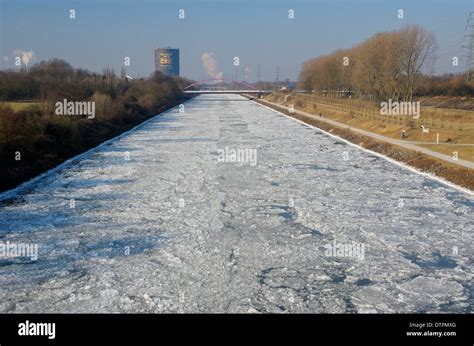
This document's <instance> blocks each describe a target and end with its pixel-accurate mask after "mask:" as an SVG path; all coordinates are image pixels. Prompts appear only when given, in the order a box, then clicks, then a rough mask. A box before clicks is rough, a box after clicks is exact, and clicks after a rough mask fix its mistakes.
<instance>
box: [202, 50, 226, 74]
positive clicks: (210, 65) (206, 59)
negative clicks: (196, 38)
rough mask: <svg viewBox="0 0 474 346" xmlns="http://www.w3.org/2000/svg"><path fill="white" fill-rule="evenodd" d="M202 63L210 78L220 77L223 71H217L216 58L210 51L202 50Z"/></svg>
mask: <svg viewBox="0 0 474 346" xmlns="http://www.w3.org/2000/svg"><path fill="white" fill-rule="evenodd" d="M201 60H202V65H203V66H204V69H205V70H206V72H207V74H208V75H209V76H211V77H212V78H222V77H223V73H222V72H218V71H217V59H216V58H215V57H214V54H213V53H212V52H204V53H203V55H202V57H201Z"/></svg>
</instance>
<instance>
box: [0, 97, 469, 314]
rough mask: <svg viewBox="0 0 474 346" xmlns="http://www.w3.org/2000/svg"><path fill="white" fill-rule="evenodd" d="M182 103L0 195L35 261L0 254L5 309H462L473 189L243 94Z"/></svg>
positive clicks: (4, 232) (0, 299)
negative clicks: (243, 156) (348, 247)
mask: <svg viewBox="0 0 474 346" xmlns="http://www.w3.org/2000/svg"><path fill="white" fill-rule="evenodd" d="M185 106H186V108H185V113H179V112H178V109H173V110H170V111H169V112H167V113H165V114H164V115H163V116H158V117H156V118H154V119H152V120H151V121H149V122H148V123H146V124H144V125H143V126H141V127H139V128H138V129H136V130H134V131H132V132H131V133H129V134H128V135H125V136H122V137H121V138H118V139H116V140H114V141H112V142H110V143H108V144H106V145H103V146H101V147H100V148H98V149H97V150H96V151H93V152H90V153H88V154H86V155H84V156H83V157H81V158H78V159H76V160H73V161H72V163H71V164H69V165H67V166H66V167H64V168H63V169H61V170H59V171H56V172H53V173H51V174H49V175H47V176H46V177H45V178H43V179H41V180H39V181H37V182H35V183H33V184H32V185H31V186H30V187H29V188H28V189H26V190H24V191H23V192H21V193H18V194H17V195H16V196H15V197H14V198H10V199H7V200H4V201H3V202H1V204H0V215H1V218H0V241H2V242H7V241H9V242H11V243H37V244H38V245H39V258H38V260H37V261H36V262H31V261H29V260H27V259H3V260H0V312H16V313H21V312H316V313H322V312H330V313H344V312H349V313H352V312H466V313H472V307H473V301H474V298H473V295H474V289H473V287H474V285H473V268H474V264H473V260H474V256H473V248H472V244H473V243H474V242H473V234H472V231H473V221H472V215H473V206H474V202H473V198H472V196H471V195H468V194H467V193H465V192H462V191H460V190H456V189H455V188H453V187H449V186H447V185H444V184H442V183H440V182H438V181H436V180H434V179H431V178H428V177H426V176H423V175H420V174H417V173H415V172H412V171H410V170H408V169H405V168H402V167H400V166H398V165H395V164H393V163H391V162H389V161H387V160H384V159H382V158H380V157H377V156H375V155H373V154H371V153H368V152H365V151H362V150H360V149H358V148H356V147H354V146H350V145H348V144H346V143H344V142H342V141H339V140H337V139H334V138H332V137H330V136H328V135H326V134H324V133H322V132H320V131H318V130H316V129H313V128H310V127H307V126H304V125H302V124H300V123H298V122H296V121H293V120H291V119H288V118H286V117H284V116H282V115H280V114H278V113H276V112H273V111H271V110H269V109H267V108H264V107H261V106H259V105H257V104H254V103H252V102H248V101H245V100H244V99H243V98H241V97H240V96H235V95H234V96H231V95H206V96H199V97H197V98H195V99H193V100H191V101H189V102H187V103H186V105H185ZM226 147H228V148H230V149H256V150H257V154H258V161H257V165H256V166H250V165H249V164H242V163H241V164H239V163H235V162H218V158H219V150H223V149H225V148H226ZM127 153H129V157H130V159H129V160H127V159H126V158H127ZM71 199H74V201H75V208H71V207H70V200H71ZM334 241H335V242H336V243H338V244H354V243H357V244H360V245H363V249H364V252H363V255H364V256H363V257H359V258H356V257H354V256H350V254H349V255H347V254H346V256H343V255H344V254H342V255H341V254H338V253H334V254H333V256H331V254H330V253H329V254H328V253H327V251H326V250H327V249H326V247H325V246H326V245H327V244H333V243H334Z"/></svg>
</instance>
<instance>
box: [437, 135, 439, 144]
mask: <svg viewBox="0 0 474 346" xmlns="http://www.w3.org/2000/svg"><path fill="white" fill-rule="evenodd" d="M436 144H439V132H438V133H437V134H436Z"/></svg>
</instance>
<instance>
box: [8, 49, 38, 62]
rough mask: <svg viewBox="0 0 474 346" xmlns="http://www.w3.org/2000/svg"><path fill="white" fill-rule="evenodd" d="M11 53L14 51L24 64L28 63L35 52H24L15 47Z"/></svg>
mask: <svg viewBox="0 0 474 346" xmlns="http://www.w3.org/2000/svg"><path fill="white" fill-rule="evenodd" d="M13 53H15V54H16V55H17V56H19V57H21V62H22V63H23V64H25V65H28V64H29V63H30V61H31V59H33V56H34V55H35V53H34V52H33V51H29V52H26V51H24V50H21V49H15V51H14V52H13Z"/></svg>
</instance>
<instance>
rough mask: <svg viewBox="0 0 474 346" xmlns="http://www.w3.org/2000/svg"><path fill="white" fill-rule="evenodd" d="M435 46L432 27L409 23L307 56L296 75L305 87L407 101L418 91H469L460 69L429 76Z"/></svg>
mask: <svg viewBox="0 0 474 346" xmlns="http://www.w3.org/2000/svg"><path fill="white" fill-rule="evenodd" d="M437 47H438V45H437V41H436V37H435V35H434V34H433V33H431V32H428V31H426V30H425V29H423V28H422V27H420V26H417V25H408V26H405V27H403V28H401V29H399V30H396V31H389V32H381V33H377V34H375V35H373V36H372V37H370V38H369V39H367V40H365V41H364V42H362V43H360V44H358V45H356V46H354V47H353V48H349V49H340V50H337V51H335V52H333V53H332V54H329V55H324V56H320V57H317V58H314V59H310V60H308V61H306V62H305V63H304V64H303V66H302V69H301V71H300V75H299V81H300V83H301V86H302V87H303V88H304V89H307V90H315V91H316V92H322V93H325V94H333V95H341V94H342V95H347V94H351V95H353V96H354V97H359V98H364V99H370V100H377V101H378V100H382V99H392V100H397V101H411V100H412V98H413V96H414V95H417V96H419V95H420V94H423V95H446V94H447V95H449V96H455V95H469V94H470V95H472V91H473V85H472V83H468V82H466V80H465V78H464V76H462V75H445V76H444V77H442V78H433V77H431V76H430V74H432V72H433V65H434V62H435V59H436V50H437Z"/></svg>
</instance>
